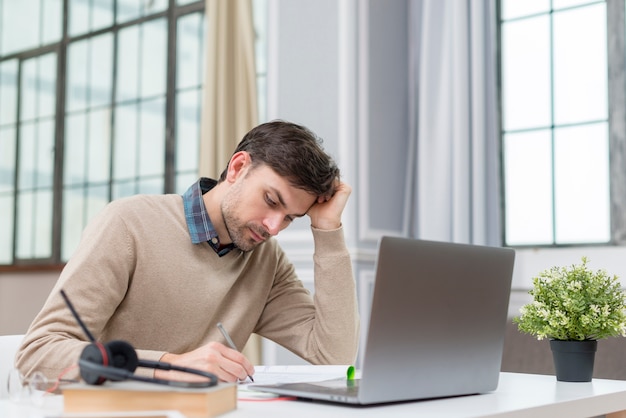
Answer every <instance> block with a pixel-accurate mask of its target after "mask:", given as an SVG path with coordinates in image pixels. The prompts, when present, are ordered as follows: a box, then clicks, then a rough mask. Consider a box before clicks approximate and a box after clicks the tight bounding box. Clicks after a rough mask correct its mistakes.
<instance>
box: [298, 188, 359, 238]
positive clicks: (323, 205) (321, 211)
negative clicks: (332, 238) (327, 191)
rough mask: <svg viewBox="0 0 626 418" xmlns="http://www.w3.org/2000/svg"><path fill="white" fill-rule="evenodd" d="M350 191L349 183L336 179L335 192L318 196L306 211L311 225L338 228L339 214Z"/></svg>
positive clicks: (339, 223)
mask: <svg viewBox="0 0 626 418" xmlns="http://www.w3.org/2000/svg"><path fill="white" fill-rule="evenodd" d="M351 193H352V187H350V185H348V184H347V183H344V182H342V181H339V180H337V185H336V187H335V193H334V194H333V195H332V196H319V197H318V198H317V201H316V202H315V203H314V204H313V206H311V208H310V209H309V211H308V212H307V215H309V217H310V218H311V226H313V227H314V228H317V229H325V230H332V229H337V228H339V227H340V226H341V214H342V213H343V210H344V209H345V207H346V204H347V202H348V198H349V197H350V194H351Z"/></svg>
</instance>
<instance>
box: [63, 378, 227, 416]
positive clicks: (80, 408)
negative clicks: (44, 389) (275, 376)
mask: <svg viewBox="0 0 626 418" xmlns="http://www.w3.org/2000/svg"><path fill="white" fill-rule="evenodd" d="M236 408H237V386H236V385H235V384H234V383H221V382H220V383H219V384H218V385H217V386H213V387H210V388H199V389H185V388H175V387H172V386H165V385H156V384H151V383H143V382H134V381H124V382H106V383H105V384H104V385H101V386H94V385H87V384H82V383H79V384H71V385H68V386H65V387H64V388H63V411H64V412H66V413H68V414H70V413H77V412H78V413H88V412H114V411H125V412H130V411H165V410H176V411H180V412H181V413H182V414H183V415H185V416H186V417H188V418H211V417H215V416H218V415H220V414H224V413H226V412H229V411H232V410H234V409H236Z"/></svg>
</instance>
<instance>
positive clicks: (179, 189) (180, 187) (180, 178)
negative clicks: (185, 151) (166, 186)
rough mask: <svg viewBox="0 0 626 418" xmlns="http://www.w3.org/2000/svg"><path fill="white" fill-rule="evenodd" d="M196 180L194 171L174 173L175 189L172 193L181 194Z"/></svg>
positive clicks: (196, 176)
mask: <svg viewBox="0 0 626 418" xmlns="http://www.w3.org/2000/svg"><path fill="white" fill-rule="evenodd" d="M196 180H198V175H197V173H196V172H195V171H194V172H193V173H179V174H176V190H174V193H177V194H183V193H185V191H186V190H187V189H188V188H189V186H191V185H192V184H193V183H194V182H195V181H196Z"/></svg>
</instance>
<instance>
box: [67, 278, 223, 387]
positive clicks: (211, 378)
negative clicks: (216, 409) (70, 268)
mask: <svg viewBox="0 0 626 418" xmlns="http://www.w3.org/2000/svg"><path fill="white" fill-rule="evenodd" d="M61 296H63V299H65V303H66V304H67V306H68V308H70V311H72V314H73V315H74V318H76V321H77V322H78V324H79V325H80V326H81V328H82V329H83V331H84V332H85V334H86V335H87V337H88V338H89V340H90V341H91V344H89V345H88V346H86V347H85V348H84V349H83V352H82V353H81V355H80V359H79V360H78V367H79V369H80V376H81V377H82V378H83V380H84V381H85V382H86V383H88V384H90V385H101V384H102V383H104V382H106V381H107V380H112V381H121V380H137V381H140V382H148V383H156V384H160V385H167V386H175V387H182V388H206V387H210V386H215V385H217V383H218V378H217V376H215V375H214V374H213V373H208V372H204V371H202V370H197V369H191V368H187V367H180V366H175V365H173V364H170V363H164V362H160V361H152V360H140V359H139V358H138V357H137V352H136V351H135V349H134V348H133V346H132V345H130V344H129V343H128V342H126V341H122V340H114V341H109V342H108V343H104V344H103V343H101V342H98V341H96V340H95V338H94V337H93V335H92V334H91V332H89V330H88V329H87V327H86V326H85V324H84V322H83V321H82V320H81V319H80V317H79V316H78V312H76V309H74V306H73V305H72V303H71V302H70V300H69V298H68V297H67V295H66V294H65V292H64V291H63V290H61ZM137 367H147V368H151V369H158V370H175V371H180V372H184V373H190V374H195V375H198V376H202V377H206V378H207V380H201V381H197V382H188V381H179V380H167V379H157V378H153V377H144V376H139V375H136V374H135V370H136V369H137Z"/></svg>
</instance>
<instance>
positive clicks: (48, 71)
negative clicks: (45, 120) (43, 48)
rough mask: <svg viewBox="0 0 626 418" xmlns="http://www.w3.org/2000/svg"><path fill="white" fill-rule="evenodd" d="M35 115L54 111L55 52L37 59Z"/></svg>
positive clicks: (50, 113)
mask: <svg viewBox="0 0 626 418" xmlns="http://www.w3.org/2000/svg"><path fill="white" fill-rule="evenodd" d="M37 61H38V62H37V64H38V66H37V81H38V86H37V93H38V100H37V116H38V117H47V116H54V115H55V113H56V97H57V95H56V85H57V59H56V55H55V54H47V55H42V56H41V57H40V58H39V59H38V60H37Z"/></svg>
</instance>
